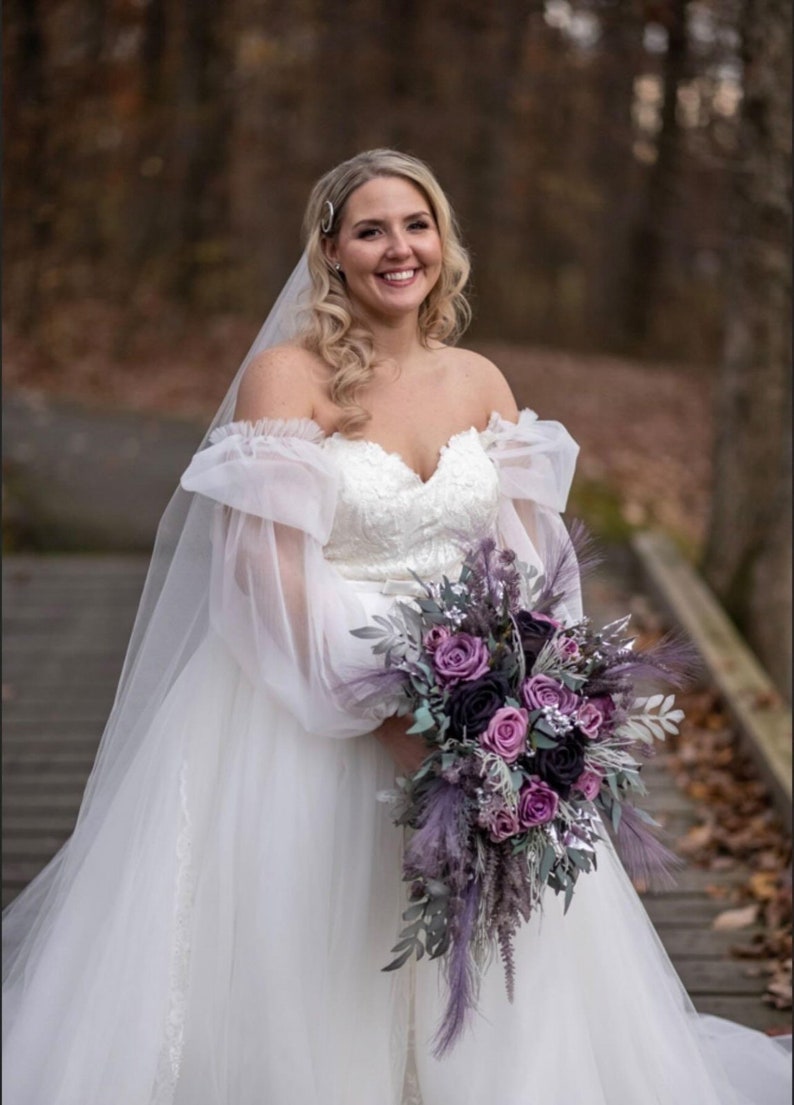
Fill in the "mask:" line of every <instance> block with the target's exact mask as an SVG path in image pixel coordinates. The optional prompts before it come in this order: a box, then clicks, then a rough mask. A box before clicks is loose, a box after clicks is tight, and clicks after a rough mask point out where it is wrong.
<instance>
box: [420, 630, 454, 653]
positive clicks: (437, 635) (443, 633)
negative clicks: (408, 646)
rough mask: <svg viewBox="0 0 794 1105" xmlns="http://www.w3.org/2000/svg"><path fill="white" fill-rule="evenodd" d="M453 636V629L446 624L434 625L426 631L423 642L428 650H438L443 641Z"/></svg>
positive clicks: (431, 651)
mask: <svg viewBox="0 0 794 1105" xmlns="http://www.w3.org/2000/svg"><path fill="white" fill-rule="evenodd" d="M451 636H452V630H451V629H450V628H449V626H446V625H434V626H432V627H431V628H430V629H428V631H427V633H425V636H424V641H423V644H424V646H425V648H426V649H427V651H428V652H430V653H433V652H435V651H436V649H437V648H438V646H439V645H440V644H441V643H442V641H446V640H448V639H449V638H450V637H451Z"/></svg>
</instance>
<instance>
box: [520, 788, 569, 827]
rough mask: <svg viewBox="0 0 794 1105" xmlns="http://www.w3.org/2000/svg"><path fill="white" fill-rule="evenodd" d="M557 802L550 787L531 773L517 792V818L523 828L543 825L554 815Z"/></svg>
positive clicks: (557, 799)
mask: <svg viewBox="0 0 794 1105" xmlns="http://www.w3.org/2000/svg"><path fill="white" fill-rule="evenodd" d="M559 804H560V800H559V798H558V797H557V795H556V794H555V793H554V791H553V790H552V789H551V787H550V786H549V785H548V784H547V783H544V782H543V780H542V779H539V778H538V777H537V776H536V775H533V776H532V777H531V778H530V779H528V780H527V782H526V783H524V785H523V787H522V788H521V790H520V791H519V792H518V820H519V821H520V822H521V825H522V826H523V828H525V829H528V828H530V827H531V826H532V825H545V824H546V822H547V821H552V820H553V819H554V818H555V817H556V815H557V808H558V806H559Z"/></svg>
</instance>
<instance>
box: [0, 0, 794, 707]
mask: <svg viewBox="0 0 794 1105" xmlns="http://www.w3.org/2000/svg"><path fill="white" fill-rule="evenodd" d="M4 22H5V34H4V37H3V61H4V127H5V154H6V157H5V174H4V209H5V243H4V245H5V273H4V276H5V278H4V283H3V319H4V338H3V340H4V377H5V394H6V409H7V422H8V424H9V426H10V430H11V434H10V436H11V442H12V447H11V448H10V449H8V450H7V452H6V460H5V466H4V474H5V487H6V506H7V515H6V527H5V541H6V547H7V548H10V549H12V550H24V549H27V548H38V549H51V548H62V547H76V548H101V547H135V548H145V547H146V546H147V544H148V542H149V540H150V537H151V532H153V531H152V525H153V523H151V524H150V523H149V522H147V526H148V527H149V528H148V529H145V532H141V531H140V529H136V528H135V527H134V526H133V525H131V524H130V519H129V514H130V513H134V511H130V510H128V511H127V515H128V516H127V517H126V518H124V519H119V520H118V521H117V522H114V524H113V525H110V526H106V527H105V528H104V531H103V528H102V527H101V526H99V525H98V524H97V525H94V526H93V528H92V527H90V526H88V525H87V524H86V525H82V524H81V523H80V522H79V520H76V514H75V513H74V512H73V515H74V516H72V517H71V518H69V517H64V515H63V512H62V510H61V507H62V502H63V493H62V492H63V489H61V492H58V494H57V495H56V498H57V499H58V500H59V501H58V503H56V504H53V503H52V502H51V501H48V496H47V491H46V489H45V488H43V487H42V486H40V485H41V483H42V472H43V471H44V469H43V468H42V467H41V466H40V468H39V469H38V476H37V475H36V472H35V471H34V469H35V464H34V461H35V459H36V457H38V456H40V454H41V451H42V450H45V449H46V446H45V445H44V444H42V443H41V442H40V441H39V439H37V438H36V425H39V426H40V425H41V422H42V418H41V410H42V406H41V404H42V403H43V402H44V401H45V400H46V401H47V403H48V404H49V406H48V407H47V410H49V411H50V413H52V411H53V410H60V409H63V410H67V409H68V411H70V412H71V414H70V415H69V417H71V418H72V419H73V423H72V430H73V431H74V432H73V433H71V434H70V436H69V437H68V439H64V440H65V442H66V444H65V446H64V448H65V450H66V452H67V453H68V452H69V450H70V449H71V451H72V452H73V453H74V454H75V455H78V454H81V455H85V453H86V449H88V453H89V454H90V453H91V446H90V441H91V429H90V423H89V424H88V426H89V429H88V430H87V431H86V430H85V427H84V426H83V423H82V422H79V419H80V418H82V417H84V414H79V413H75V409H76V408H75V407H74V406H70V407H68V408H67V407H64V408H59V407H58V406H57V404H58V403H64V402H65V403H67V404H69V403H71V404H75V403H77V404H79V405H81V408H80V409H81V411H83V410H84V408H85V407H86V406H88V408H90V409H91V410H94V411H99V410H102V411H104V412H106V413H107V412H109V411H111V410H112V411H115V412H126V413H128V412H138V413H139V414H146V415H148V416H151V417H155V416H156V417H158V418H162V417H165V416H169V417H173V418H175V419H180V420H182V421H183V422H184V421H185V420H187V422H188V423H189V425H190V426H193V427H199V428H200V426H201V425H202V424H203V423H205V422H206V420H207V419H208V418H209V417H210V416H211V414H212V412H213V410H214V406H215V404H216V403H217V401H218V400H219V399H220V397H221V396H222V395H223V393H224V391H225V389H226V387H227V384H228V381H229V380H230V378H231V375H232V374H233V372H234V371H235V369H236V367H237V365H238V363H239V361H240V360H241V358H242V356H243V354H244V353H245V350H246V348H247V346H248V344H249V343H250V341H251V340H252V338H253V337H254V334H255V332H256V329H257V327H258V325H259V323H260V322H261V320H262V318H263V317H264V315H265V314H266V313H267V310H268V307H269V305H270V303H271V301H272V299H273V297H274V295H275V294H276V293H277V292H278V290H279V288H280V287H281V284H282V283H283V281H284V279H285V278H286V276H287V275H288V274H289V272H290V271H291V269H292V267H293V265H294V264H295V262H296V260H297V258H298V255H299V252H300V243H299V227H300V220H301V215H302V210H303V206H304V203H305V200H306V197H307V194H308V191H309V189H310V187H311V185H312V183H313V182H314V180H315V179H316V178H317V176H318V175H319V174H321V173H322V172H324V171H325V170H326V169H328V168H329V167H330V166H332V165H334V164H336V163H337V162H339V161H340V160H342V159H343V158H345V157H347V156H350V155H351V154H353V153H355V152H357V151H359V150H361V149H363V148H367V147H372V146H380V145H394V146H397V147H399V148H401V149H404V150H407V151H410V152H412V153H414V154H417V155H419V156H420V157H423V158H425V159H427V160H428V161H429V162H430V164H431V165H432V166H433V168H434V169H435V171H436V172H437V174H438V176H439V178H440V180H441V182H442V184H443V186H444V187H445V188H446V190H447V191H448V193H449V195H450V197H451V199H452V201H453V203H454V205H455V207H456V210H457V212H458V214H459V217H460V221H461V224H462V227H463V232H464V236H465V239H466V241H467V242H468V244H469V246H470V248H471V251H472V254H473V259H474V280H473V287H472V293H473V300H474V306H475V321H474V324H473V327H472V331H471V334H470V335H469V337H470V340H471V342H472V343H473V344H474V345H475V346H476V347H477V348H480V349H482V350H483V351H484V352H486V353H488V354H489V355H491V356H492V357H494V358H495V359H496V360H497V361H498V362H499V363H500V364H501V365H502V366H503V368H504V369H505V371H506V372H507V374H508V376H509V378H510V379H511V382H512V383H513V384H514V386H515V389H516V391H517V393H518V396H519V399H520V400H521V401H522V402H524V403H527V404H529V405H530V406H532V407H534V408H536V409H537V410H538V411H539V413H540V414H541V416H544V417H556V418H561V419H562V420H563V421H565V422H566V424H568V425H569V427H570V428H571V430H572V432H573V433H574V436H576V437H577V438H578V439H579V441H580V443H581V444H582V460H581V467H580V472H579V475H578V478H577V483H576V487H575V492H574V502H573V508H574V510H575V511H576V512H577V513H580V514H584V515H585V517H586V518H587V519H588V520H589V521H590V523H591V524H592V525H593V526H594V527H595V528H596V529H597V530H598V531H599V532H601V533H603V534H606V535H607V536H608V537H610V538H615V539H621V538H622V537H624V536H625V535H626V534H627V533H628V532H630V531H631V529H632V528H634V527H637V526H647V525H661V526H663V527H664V528H666V529H667V530H668V532H670V533H671V534H673V536H674V537H675V539H676V540H677V541H678V542H679V544H680V546H681V547H682V548H683V549H684V550H685V551H686V553H687V555H689V556H690V557H692V558H693V559H695V560H696V561H697V562H698V563H699V564H700V565H701V566H702V568H703V571H704V572H705V573H706V576H707V578H708V579H709V582H710V583H711V585H712V586H713V587H714V589H715V590H716V591H717V593H718V594H719V596H720V598H721V600H722V601H723V603H724V604H725V605H726V607H727V608H728V610H729V611H730V612H731V614H732V616H733V617H734V618H735V619H736V621H737V623H738V624H739V625H740V626H741V628H742V630H743V631H744V632H745V633H746V634H747V636H748V637H749V638H750V640H751V641H752V642H753V644H754V646H755V647H756V648H757V650H758V651H759V653H760V655H761V656H762V658H763V659H764V662H765V664H766V665H767V666H768V667H769V669H770V670H771V671H772V673H773V675H774V677H775V678H776V680H777V681H778V685H779V686H780V687H781V688H782V689H784V690H785V691H787V692H790V674H789V669H790V657H791V648H790V625H789V621H790V610H791V588H790V577H789V570H788V567H787V566H788V564H790V548H791V539H790V528H789V524H788V519H789V507H788V504H789V501H790V480H791V453H790V438H789V429H788V422H789V419H788V411H789V406H790V375H789V367H788V366H789V353H788V350H789V345H788V342H789V336H788V335H789V320H788V313H789V296H790V270H789V241H790V225H791V216H790V167H789V154H790V131H789V127H790V60H791V29H790V5H789V4H788V3H787V2H786V0H647V2H640V0H624V2H610V0H546V2H536V0H499V2H493V3H483V2H482V0H454V2H452V0H421V2H419V0H389V2H388V3H387V2H383V0H350V2H347V3H344V2H331V0H325V2H323V0H293V2H292V3H288V2H287V0H228V2H226V3H223V4H220V3H213V2H212V0H190V2H188V0H7V2H6V4H5V5H4ZM37 403H38V407H36V404H37ZM53 404H55V406H53ZM36 410H38V411H39V415H40V417H39V420H38V423H37V422H36V419H35V417H34V415H35V411H36ZM31 412H33V413H31ZM64 417H66V415H64ZM85 417H88V416H87V415H85ZM25 419H27V421H25ZM75 420H76V421H75ZM45 421H46V420H45ZM78 422H79V425H78ZM124 425H125V426H131V425H132V423H129V422H127V423H124ZM75 427H77V429H75ZM191 432H192V431H190V430H188V431H187V438H186V440H187V439H188V438H189V439H190V440H191V441H192V440H193V437H191ZM15 433H16V434H17V436H16V437H15V436H14V434H15ZM86 433H87V435H88V443H89V444H88V446H86ZM130 433H131V434H132V435H133V436H132V437H130V439H129V440H130V441H132V442H133V444H132V445H130V446H129V448H128V449H127V452H128V453H129V456H122V457H121V458H119V457H116V461H117V467H116V470H117V471H121V469H122V468H123V464H124V462H125V461H129V462H130V463H131V464H133V465H134V464H135V463H138V464H140V456H139V454H140V451H141V450H140V449H138V452H136V447H135V445H134V432H133V430H130ZM81 434H82V438H81V437H80V435H81ZM19 435H21V438H20V436H19ZM26 435H27V436H26ZM75 435H76V437H75ZM74 440H77V441H78V444H77V445H74V447H73V448H72V445H69V442H73V441H74ZM125 440H126V439H125ZM144 452H145V450H144ZM183 452H184V453H185V456H186V455H187V452H189V450H187V451H185V450H183ZM181 455H182V454H181V453H180V456H181ZM64 463H65V462H64ZM42 464H43V462H42ZM111 467H112V465H111ZM53 468H54V469H57V464H56V463H55V461H54V460H52V458H51V460H50V467H49V468H48V469H46V471H47V473H48V476H50V475H51V473H52V470H53ZM173 468H174V470H173V471H172V469H171V468H168V481H169V483H170V484H171V485H172V484H173V482H174V481H175V478H176V477H177V476H178V472H179V465H178V464H177V463H176V461H174V466H173ZM139 471H140V469H139ZM56 475H57V472H56ZM64 478H65V477H64ZM36 479H38V480H39V482H38V483H36ZM163 494H165V493H164V492H163V493H162V494H160V493H158V494H155V495H154V506H153V508H152V516H153V517H156V515H157V514H159V510H160V509H161V508H162V505H163V504H164V498H163ZM158 496H159V497H158ZM111 497H113V496H111ZM115 497H116V498H118V496H117V495H116V496H115ZM122 497H123V496H122ZM78 498H79V496H78ZM83 505H85V504H83ZM78 507H79V504H78ZM78 507H75V511H76V512H77V513H79V509H78ZM155 508H156V509H155ZM59 510H60V511H61V513H59ZM141 511H142V512H144V513H145V508H144V507H143V506H142V507H141ZM109 512H110V506H108V510H107V511H106V514H107V515H108V517H109V516H110V514H109ZM139 513H141V512H139ZM141 516H142V514H141ZM125 526H126V528H125ZM108 530H110V532H108ZM150 531H151V532H150ZM787 642H788V643H787Z"/></svg>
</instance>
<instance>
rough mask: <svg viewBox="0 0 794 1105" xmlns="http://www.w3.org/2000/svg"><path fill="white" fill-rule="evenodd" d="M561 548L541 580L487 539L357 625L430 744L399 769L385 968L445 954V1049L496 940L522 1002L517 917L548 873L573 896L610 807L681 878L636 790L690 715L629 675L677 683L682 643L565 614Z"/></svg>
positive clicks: (627, 859) (638, 843)
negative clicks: (399, 883) (650, 761)
mask: <svg viewBox="0 0 794 1105" xmlns="http://www.w3.org/2000/svg"><path fill="white" fill-rule="evenodd" d="M568 555H569V558H570V554H568ZM564 560H565V557H563V558H562V560H561V563H560V564H558V565H557V568H556V569H553V570H552V571H551V572H550V573H547V575H546V576H545V577H544V576H541V575H539V574H538V573H537V572H535V571H534V570H533V569H528V568H526V567H525V566H524V565H522V564H520V563H519V562H518V561H517V560H516V557H515V554H513V553H512V552H510V551H509V550H500V549H497V548H496V547H495V544H494V543H493V542H486V543H484V544H483V545H481V546H480V547H479V548H478V549H476V550H475V551H473V552H472V553H471V554H470V555H469V556H468V557H467V559H466V561H465V562H464V565H463V568H462V570H461V573H460V577H459V578H458V579H457V580H455V581H450V580H449V579H447V578H444V579H443V580H442V581H441V582H440V583H422V581H421V580H419V583H420V584H421V590H422V596H421V597H420V598H418V599H417V600H414V601H413V602H401V603H398V604H396V605H395V607H394V608H393V609H392V611H391V612H390V614H389V616H387V617H380V616H376V617H375V619H374V621H375V623H376V624H374V625H371V626H367V627H364V628H361V629H357V630H354V633H355V635H356V636H358V637H361V638H365V639H369V640H371V641H372V642H373V649H374V652H375V653H376V654H378V655H379V656H382V657H383V660H384V662H385V666H384V674H388V675H389V682H390V684H394V683H395V682H396V683H397V686H398V696H399V703H400V705H399V709H398V713H402V714H408V713H410V714H412V715H413V719H414V722H413V725H412V727H411V729H410V730H409V732H412V733H419V734H421V735H422V736H423V737H424V739H425V740H426V742H427V749H428V755H427V758H426V759H425V760H424V762H423V763H422V765H421V767H420V768H419V770H418V771H416V772H415V773H414V774H413V775H411V776H410V777H409V778H404V779H400V780H398V785H399V787H400V790H399V792H398V795H397V811H396V821H397V824H399V825H405V826H408V827H410V829H412V830H413V833H412V835H411V837H410V840H409V842H408V844H407V847H406V851H405V856H404V864H403V877H404V879H405V881H406V882H407V883H408V884H409V885H410V892H409V901H410V904H409V906H408V909H407V910H406V911H405V913H404V914H403V919H404V921H405V922H406V924H405V927H404V928H403V930H402V932H401V933H400V936H399V940H398V943H397V944H396V945H395V947H394V948H393V949H392V951H393V953H394V954H395V958H394V960H393V961H392V962H391V963H390V964H389V965H388V966H387V967H386V968H385V970H394V969H396V968H398V967H400V966H402V965H403V964H404V963H405V962H406V961H407V960H408V959H409V958H410V957H411V956H412V955H416V957H417V958H418V959H419V958H421V957H422V956H423V955H424V954H425V953H427V955H428V956H429V957H430V958H437V957H443V961H444V967H445V970H446V974H447V980H448V984H449V998H448V1003H447V1008H446V1012H445V1016H444V1018H443V1021H442V1024H441V1026H440V1028H439V1032H438V1036H437V1040H436V1044H437V1049H436V1050H437V1054H439V1055H440V1054H443V1053H444V1052H445V1051H446V1050H447V1049H448V1048H449V1047H451V1045H452V1044H453V1043H454V1042H455V1040H456V1039H457V1037H458V1036H459V1034H460V1032H461V1030H462V1028H463V1025H464V1022H465V1019H466V1015H467V1013H468V1012H469V1011H470V1010H471V1009H472V1008H473V1007H474V1006H475V1004H476V991H477V980H478V978H479V972H480V969H481V967H482V965H483V964H484V962H485V959H486V958H487V956H488V954H489V952H490V950H491V949H492V948H493V947H494V945H496V947H498V950H499V953H500V956H501V959H502V962H503V965H504V969H505V978H506V985H507V992H508V995H509V997H510V998H511V1000H512V994H513V985H514V961H513V941H514V937H515V933H516V931H517V930H518V928H519V926H520V924H521V922H522V921H527V920H529V918H530V916H531V914H532V912H533V911H534V910H536V909H537V908H539V907H540V906H541V903H542V897H543V894H544V891H545V889H546V887H549V888H551V890H553V891H554V892H555V893H557V894H560V893H561V894H563V895H564V899H565V909H566V910H567V908H568V906H569V905H570V903H571V899H572V896H573V893H574V888H575V886H576V882H577V879H578V878H579V877H580V875H582V874H585V873H586V872H588V871H590V870H592V869H593V868H594V867H595V866H596V843H597V841H598V840H599V838H600V837H601V835H602V831H603V824H604V822H605V821H606V822H607V823H609V824H610V825H611V827H612V829H613V831H614V833H615V835H616V840H617V845H618V849H619V851H620V853H621V856H622V858H623V860H624V863H625V864H626V866H627V868H628V870H629V872H630V874H632V875H633V876H635V877H637V878H640V879H642V880H643V881H645V882H648V881H649V880H650V879H651V878H652V877H654V876H657V875H661V876H662V877H663V878H664V877H669V872H670V868H671V867H672V866H673V864H674V863H675V857H673V856H672V854H671V853H670V852H668V850H667V849H666V848H665V847H664V846H663V845H662V844H661V843H660V841H659V840H658V839H657V837H656V835H655V834H654V833H653V832H652V830H651V829H650V826H651V825H653V824H655V823H654V822H653V821H652V819H651V818H650V817H649V816H648V815H647V814H646V813H645V812H644V811H642V810H640V809H638V808H637V807H636V806H635V805H634V804H633V801H632V799H633V798H634V797H635V796H637V795H642V794H643V793H645V787H644V785H643V782H642V780H641V778H640V769H641V761H642V758H643V756H647V755H648V754H650V753H651V751H652V749H651V746H652V745H653V743H654V741H655V740H657V739H664V736H665V734H666V733H675V732H676V731H677V728H678V724H679V722H680V721H681V719H682V717H683V713H682V711H681V710H678V709H675V708H674V699H673V696H672V695H667V696H665V695H661V694H656V695H653V696H651V697H637V696H636V695H635V693H634V692H633V690H632V683H633V680H635V679H636V678H638V677H642V676H646V675H649V674H651V675H662V676H666V677H668V679H670V680H671V681H675V678H676V675H677V674H680V672H679V671H678V668H679V667H680V664H677V661H678V660H680V657H678V656H677V654H676V646H675V645H674V644H673V643H672V642H670V641H663V642H661V644H659V645H657V646H656V647H655V648H654V649H650V650H645V651H641V650H639V649H636V648H635V647H634V642H633V640H632V639H631V638H629V637H628V636H627V626H628V622H629V618H628V617H625V618H622V619H620V620H619V621H617V622H613V623H612V624H610V625H607V626H605V627H604V628H602V629H600V630H595V629H594V628H593V627H592V626H591V625H590V622H589V620H588V619H584V620H582V621H581V622H579V623H577V624H574V625H567V626H566V625H563V624H562V623H561V622H560V621H558V620H556V619H555V618H554V617H553V616H552V612H553V611H554V609H555V607H556V606H557V604H558V603H559V599H560V594H559V593H555V590H557V591H559V589H560V587H559V585H560V581H561V576H562V575H564V574H565V566H564ZM568 569H570V563H569V564H568ZM555 585H556V587H555Z"/></svg>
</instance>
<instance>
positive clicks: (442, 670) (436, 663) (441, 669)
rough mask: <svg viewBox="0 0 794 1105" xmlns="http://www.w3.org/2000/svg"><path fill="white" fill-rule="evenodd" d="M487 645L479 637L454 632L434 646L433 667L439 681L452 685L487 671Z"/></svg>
mask: <svg viewBox="0 0 794 1105" xmlns="http://www.w3.org/2000/svg"><path fill="white" fill-rule="evenodd" d="M488 659H489V657H488V646H487V645H486V643H485V641H483V640H482V639H481V638H480V637H472V635H471V634H470V633H456V634H454V636H452V637H447V639H446V640H445V641H441V643H440V644H439V645H438V646H437V647H436V650H435V653H434V654H433V667H434V668H435V669H436V675H437V676H438V681H439V683H442V684H446V685H447V686H450V687H451V686H453V685H454V684H455V683H462V682H471V681H472V680H473V679H479V678H480V676H481V675H485V673H486V672H487V671H488Z"/></svg>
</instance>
